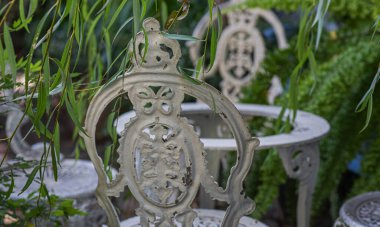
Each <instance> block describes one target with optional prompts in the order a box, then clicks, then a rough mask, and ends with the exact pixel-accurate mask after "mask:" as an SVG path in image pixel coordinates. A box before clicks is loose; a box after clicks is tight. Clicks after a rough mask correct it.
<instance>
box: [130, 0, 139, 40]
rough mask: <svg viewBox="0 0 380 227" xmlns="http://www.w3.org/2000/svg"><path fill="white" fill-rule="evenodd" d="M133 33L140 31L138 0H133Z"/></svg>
mask: <svg viewBox="0 0 380 227" xmlns="http://www.w3.org/2000/svg"><path fill="white" fill-rule="evenodd" d="M132 9H133V18H134V20H133V33H134V35H133V36H135V34H136V33H137V32H138V31H140V23H141V17H140V16H141V6H140V1H139V0H133V8H132Z"/></svg>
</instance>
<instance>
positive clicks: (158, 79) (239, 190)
mask: <svg viewBox="0 0 380 227" xmlns="http://www.w3.org/2000/svg"><path fill="white" fill-rule="evenodd" d="M143 26H144V29H145V32H146V34H145V35H146V37H147V40H148V42H149V45H147V44H145V38H144V34H143V33H142V32H140V33H139V34H138V35H137V37H136V40H135V41H136V43H135V44H134V45H133V47H134V48H135V49H134V52H135V53H136V56H135V57H134V58H133V61H134V66H133V68H132V69H131V70H130V71H129V72H127V73H126V74H125V75H123V76H121V77H119V78H117V79H116V80H115V81H113V82H112V83H111V84H109V85H106V86H104V87H102V88H101V89H100V91H99V92H98V93H97V94H96V95H95V96H94V98H93V100H92V101H91V103H90V106H89V108H88V110H87V115H86V121H85V130H86V132H87V135H88V136H86V135H82V137H83V138H84V140H85V144H86V148H87V152H88V153H89V156H90V158H91V160H92V161H93V163H94V165H95V169H96V171H97V173H98V187H97V189H96V196H97V198H98V201H99V204H100V205H101V206H102V207H103V208H104V209H105V210H106V212H107V216H108V223H109V225H110V226H113V227H114V226H119V225H122V226H140V225H141V226H144V227H148V226H160V227H164V226H165V227H168V226H185V227H190V226H220V225H221V226H225V227H234V226H238V224H239V226H265V225H263V224H262V223H260V222H258V221H255V220H253V219H250V218H248V217H242V216H243V215H246V214H249V213H250V212H251V211H252V210H253V208H254V204H253V201H252V200H251V199H249V198H247V197H246V196H245V194H244V190H243V180H244V178H245V176H246V175H247V173H248V171H249V169H250V166H251V162H252V158H253V152H254V149H255V148H256V147H257V146H258V144H259V142H258V140H257V139H255V138H252V137H251V135H250V134H249V132H248V130H247V128H246V126H245V124H244V122H243V120H242V118H241V117H240V114H239V112H238V111H237V109H236V108H235V106H234V105H233V104H232V103H231V102H230V101H229V100H228V99H227V98H226V97H225V96H223V95H221V94H220V93H219V92H218V91H217V90H216V89H215V88H213V87H212V86H209V85H208V84H206V83H200V82H199V81H196V80H191V79H187V78H186V77H185V76H183V75H181V74H180V73H179V71H178V70H177V63H178V60H179V58H180V56H181V50H180V46H179V44H178V42H177V41H175V40H171V39H168V38H166V37H164V36H163V35H162V34H161V32H160V25H159V22H158V21H157V20H155V19H153V18H148V19H146V20H145V21H144V23H143ZM144 46H149V48H148V50H147V53H146V56H145V58H144V59H142V58H143V57H142V55H144V54H143V53H142V52H143V50H141V49H143V48H141V47H144ZM125 94H127V95H128V98H129V100H130V101H131V102H132V104H133V107H134V110H135V111H136V116H135V117H133V118H132V119H130V121H129V122H128V123H126V124H125V127H124V129H123V132H122V135H121V138H120V140H119V148H118V150H117V152H118V156H119V158H118V163H119V165H120V167H119V169H118V174H117V177H116V179H115V180H114V181H112V182H110V183H107V176H106V173H105V171H104V166H103V162H102V160H101V159H100V157H99V155H98V153H97V148H96V141H95V137H94V136H95V132H96V125H97V122H98V121H99V118H100V116H101V114H102V113H103V112H104V111H105V109H106V107H107V106H108V105H109V104H110V103H111V102H112V100H114V99H116V98H117V97H118V96H120V95H125ZM185 94H187V95H190V96H193V97H195V98H197V99H200V100H202V101H203V102H204V103H206V104H207V105H208V106H209V107H210V108H212V109H213V111H214V113H215V114H216V116H220V118H221V119H222V120H223V121H224V122H225V123H226V124H227V125H228V127H229V128H230V130H231V131H232V133H233V135H234V138H235V140H236V146H237V152H236V156H237V160H236V164H235V166H234V167H233V168H232V169H231V173H230V176H229V178H228V184H227V186H226V187H225V188H221V187H220V186H219V185H218V184H217V183H216V182H215V181H214V179H213V178H212V177H211V176H210V175H209V174H208V171H207V168H206V166H207V165H206V161H205V155H206V152H205V150H204V148H203V145H202V142H201V141H200V139H199V137H198V135H197V134H196V133H195V131H194V129H193V127H192V126H191V125H190V124H189V123H188V121H187V119H186V118H183V117H181V116H180V112H181V103H182V101H183V98H184V95H185ZM125 186H128V188H129V190H130V191H131V192H132V194H133V196H134V197H135V198H136V199H137V201H138V202H139V205H140V207H139V208H138V209H137V211H136V213H137V214H138V215H139V217H135V218H132V219H128V220H126V221H124V222H122V223H120V222H119V219H118V215H117V212H116V210H115V208H114V207H113V205H112V203H111V200H110V198H109V196H118V195H119V194H120V192H122V191H124V189H125ZM200 187H203V188H204V189H205V190H206V191H207V193H209V194H210V195H211V196H212V198H214V199H217V200H220V201H224V202H226V203H227V204H228V208H227V210H226V212H224V211H216V210H196V209H195V210H193V209H192V208H191V205H192V203H193V200H194V199H195V197H196V194H197V192H198V190H199V188H200ZM211 223H212V225H211Z"/></svg>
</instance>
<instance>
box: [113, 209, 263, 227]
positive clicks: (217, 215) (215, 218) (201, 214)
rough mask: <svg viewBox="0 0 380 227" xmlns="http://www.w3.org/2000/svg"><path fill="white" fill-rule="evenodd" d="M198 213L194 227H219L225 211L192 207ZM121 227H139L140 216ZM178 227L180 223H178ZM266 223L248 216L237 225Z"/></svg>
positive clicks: (261, 226)
mask: <svg viewBox="0 0 380 227" xmlns="http://www.w3.org/2000/svg"><path fill="white" fill-rule="evenodd" d="M194 211H195V212H197V213H198V217H197V218H196V219H195V220H194V224H193V226H194V227H203V226H204V227H219V226H222V221H223V217H224V214H225V213H226V212H225V211H221V210H208V209H194ZM120 226H121V227H140V226H141V225H140V217H138V216H136V217H133V218H129V219H127V220H124V221H123V222H121V223H120ZM177 226H178V227H180V226H181V225H180V224H178V225H177ZM266 226H267V225H265V224H263V223H261V222H259V221H257V220H255V219H252V218H250V217H246V216H244V217H242V218H241V219H240V222H239V227H266Z"/></svg>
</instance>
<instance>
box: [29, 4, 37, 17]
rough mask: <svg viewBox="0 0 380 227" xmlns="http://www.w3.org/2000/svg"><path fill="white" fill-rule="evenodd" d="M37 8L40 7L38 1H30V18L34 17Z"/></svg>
mask: <svg viewBox="0 0 380 227" xmlns="http://www.w3.org/2000/svg"><path fill="white" fill-rule="evenodd" d="M37 7H38V0H30V1H29V10H28V18H29V17H32V16H33V14H34V12H35V11H36V9H37Z"/></svg>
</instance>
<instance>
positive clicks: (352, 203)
mask: <svg viewBox="0 0 380 227" xmlns="http://www.w3.org/2000/svg"><path fill="white" fill-rule="evenodd" d="M339 215H340V217H339V218H338V219H337V221H336V222H335V225H334V227H378V226H380V191H375V192H368V193H365V194H361V195H358V196H355V197H354V198H351V199H349V200H348V201H347V202H345V203H344V204H343V206H342V207H341V208H340V211H339Z"/></svg>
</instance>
